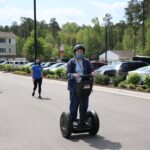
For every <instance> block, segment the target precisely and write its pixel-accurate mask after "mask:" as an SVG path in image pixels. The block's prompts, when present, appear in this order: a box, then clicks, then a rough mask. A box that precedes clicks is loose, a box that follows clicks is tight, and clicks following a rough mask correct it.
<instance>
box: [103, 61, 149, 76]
mask: <svg viewBox="0 0 150 150" xmlns="http://www.w3.org/2000/svg"><path fill="white" fill-rule="evenodd" d="M143 66H148V64H147V63H145V62H142V61H122V62H120V63H119V64H117V65H116V66H115V67H114V68H113V69H109V70H105V71H103V74H104V75H108V76H110V77H113V76H115V75H120V76H122V77H124V78H126V76H127V74H128V71H132V70H135V69H137V68H140V67H143Z"/></svg>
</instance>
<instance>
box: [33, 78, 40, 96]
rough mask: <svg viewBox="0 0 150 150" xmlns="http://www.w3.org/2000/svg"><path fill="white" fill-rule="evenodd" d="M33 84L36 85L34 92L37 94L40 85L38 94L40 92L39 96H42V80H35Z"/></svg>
mask: <svg viewBox="0 0 150 150" xmlns="http://www.w3.org/2000/svg"><path fill="white" fill-rule="evenodd" d="M33 84H34V87H33V91H34V92H35V90H36V89H37V85H38V92H39V95H41V85H42V78H40V79H34V81H33Z"/></svg>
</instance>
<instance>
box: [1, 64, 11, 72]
mask: <svg viewBox="0 0 150 150" xmlns="http://www.w3.org/2000/svg"><path fill="white" fill-rule="evenodd" d="M3 70H4V71H6V72H11V71H13V66H12V65H9V64H6V65H4V68H3Z"/></svg>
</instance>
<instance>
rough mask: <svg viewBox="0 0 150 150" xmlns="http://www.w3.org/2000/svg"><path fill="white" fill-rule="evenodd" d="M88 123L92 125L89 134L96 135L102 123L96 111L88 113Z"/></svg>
mask: <svg viewBox="0 0 150 150" xmlns="http://www.w3.org/2000/svg"><path fill="white" fill-rule="evenodd" d="M87 122H88V123H89V124H90V125H91V129H90V131H89V134H90V135H96V134H97V132H98V130H99V126H100V122H99V118H98V115H97V113H96V112H95V111H94V110H91V111H88V112H87Z"/></svg>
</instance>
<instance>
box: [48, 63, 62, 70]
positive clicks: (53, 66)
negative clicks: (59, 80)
mask: <svg viewBox="0 0 150 150" xmlns="http://www.w3.org/2000/svg"><path fill="white" fill-rule="evenodd" d="M62 65H63V64H62V63H57V64H54V65H52V66H50V67H49V68H50V69H52V68H57V67H59V66H62Z"/></svg>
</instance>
